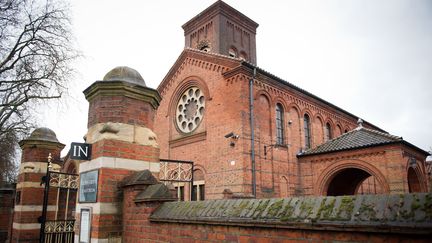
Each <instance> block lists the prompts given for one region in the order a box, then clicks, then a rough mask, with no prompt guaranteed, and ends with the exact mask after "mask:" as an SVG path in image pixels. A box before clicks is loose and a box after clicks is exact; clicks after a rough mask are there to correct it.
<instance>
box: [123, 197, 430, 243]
mask: <svg viewBox="0 0 432 243" xmlns="http://www.w3.org/2000/svg"><path fill="white" fill-rule="evenodd" d="M139 191H140V190H130V189H129V190H125V191H124V196H125V199H127V200H124V203H125V205H123V206H124V207H123V210H124V211H123V213H124V215H123V222H124V223H123V241H124V242H188V243H189V242H430V239H432V194H420V193H419V194H401V195H376V196H374V195H365V196H341V197H293V198H284V199H281V198H275V199H231V200H209V201H201V202H165V203H158V202H154V201H151V202H136V201H135V202H134V198H135V196H136V195H137V194H138V193H139ZM126 202H127V203H126ZM126 204H127V205H126Z"/></svg>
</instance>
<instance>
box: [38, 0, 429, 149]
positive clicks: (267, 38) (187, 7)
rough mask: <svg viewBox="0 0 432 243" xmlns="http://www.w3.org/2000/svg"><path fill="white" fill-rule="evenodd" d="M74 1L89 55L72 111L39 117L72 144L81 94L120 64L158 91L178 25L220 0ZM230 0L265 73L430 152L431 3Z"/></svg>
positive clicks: (179, 36)
mask: <svg viewBox="0 0 432 243" xmlns="http://www.w3.org/2000/svg"><path fill="white" fill-rule="evenodd" d="M71 2H72V3H71V5H72V10H73V24H74V32H75V36H76V39H77V42H78V45H79V48H80V50H81V51H82V53H83V54H84V55H85V58H84V59H82V60H80V61H79V62H78V64H77V67H78V73H79V74H78V75H77V78H76V80H71V85H72V86H73V88H72V89H71V90H70V97H69V98H68V99H67V100H66V101H65V103H66V108H65V105H62V106H60V107H57V106H56V107H51V108H50V109H49V111H46V112H42V113H41V114H40V117H41V123H40V124H41V125H42V126H47V127H49V128H51V129H53V130H54V131H55V132H56V134H57V137H58V138H59V140H60V141H61V142H63V143H65V144H67V145H68V146H69V144H70V143H71V142H82V141H83V140H82V137H83V135H84V134H85V133H86V131H87V128H86V127H87V112H88V103H87V101H86V100H85V98H84V95H83V94H82V91H83V90H84V89H85V88H86V87H88V86H89V85H91V84H92V83H93V82H94V81H96V80H101V79H102V78H103V76H104V75H105V74H106V73H107V72H108V71H110V70H111V69H112V68H114V67H116V66H129V67H132V68H134V69H136V70H138V71H139V72H140V73H141V75H142V76H143V78H144V79H145V81H146V83H147V86H149V87H151V88H156V87H157V86H158V84H159V83H160V81H161V80H162V79H163V77H164V76H165V74H166V73H167V72H168V70H169V69H170V68H171V66H172V65H173V63H174V62H175V60H176V59H177V57H178V56H179V55H180V53H181V51H182V50H183V47H184V35H183V29H182V28H181V25H183V24H184V23H186V22H187V21H188V20H189V19H191V18H192V17H194V16H195V15H196V14H198V13H200V12H201V11H202V10H204V9H205V8H206V7H208V6H210V5H211V4H212V3H214V0H182V1H173V0H172V1H168V0H158V1H138V0H137V1H129V0H122V1H119V0H110V1H108V0H103V1H102V0H100V1H96V0H93V1H88V0H74V1H71ZM225 2H226V3H228V4H229V5H231V6H232V7H234V8H236V9H237V10H239V11H240V12H242V13H244V14H245V15H246V16H248V17H249V18H251V19H253V20H254V21H255V22H257V23H258V24H259V25H260V26H259V27H258V30H257V37H256V38H257V60H258V66H259V67H261V68H263V69H265V70H267V71H269V72H271V73H273V74H275V75H276V76H279V77H281V78H282V79H284V80H287V81H289V82H291V83H293V84H295V85H297V86H299V87H301V88H303V89H306V90H307V91H309V92H311V93H313V94H315V95H317V96H319V97H321V98H323V99H325V100H327V101H329V102H331V103H333V104H335V105H337V106H339V107H341V108H342V109H345V110H347V111H349V112H351V113H353V114H354V115H357V116H359V117H361V118H363V119H364V120H367V121H369V122H371V123H373V124H375V125H377V126H379V127H381V128H383V129H384V130H386V131H388V132H390V133H391V134H394V135H398V136H402V137H403V138H404V139H405V140H406V141H408V142H410V143H413V144H415V145H416V146H418V147H420V148H422V149H424V150H431V149H432V129H431V128H432V1H429V0H423V1H421V0H379V1H377V0H340V1H303V0H297V1H293V0H292V1H288V0H279V1H276V0H274V1H258V0H237V1H234V0H226V1H225ZM67 149H68V147H67V148H66V149H65V150H64V151H63V154H66V153H67Z"/></svg>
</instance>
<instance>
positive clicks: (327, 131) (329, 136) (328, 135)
mask: <svg viewBox="0 0 432 243" xmlns="http://www.w3.org/2000/svg"><path fill="white" fill-rule="evenodd" d="M330 139H332V130H331V126H330V124H329V123H327V124H326V127H325V141H328V140H330Z"/></svg>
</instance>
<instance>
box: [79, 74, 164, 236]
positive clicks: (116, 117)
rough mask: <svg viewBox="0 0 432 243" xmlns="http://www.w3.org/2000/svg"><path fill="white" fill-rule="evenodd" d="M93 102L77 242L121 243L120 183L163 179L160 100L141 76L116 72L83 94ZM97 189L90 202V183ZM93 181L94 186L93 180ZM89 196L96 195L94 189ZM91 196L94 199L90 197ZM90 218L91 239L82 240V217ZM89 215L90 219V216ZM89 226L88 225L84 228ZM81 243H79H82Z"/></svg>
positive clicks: (81, 164) (82, 179)
mask: <svg viewBox="0 0 432 243" xmlns="http://www.w3.org/2000/svg"><path fill="white" fill-rule="evenodd" d="M84 94H85V97H86V99H87V100H88V102H89V113H88V132H87V135H86V142H87V143H90V144H92V153H91V154H92V157H91V160H90V161H82V162H81V163H80V166H79V173H80V178H81V188H80V192H79V203H78V206H77V212H76V213H77V219H78V220H77V224H76V231H75V232H76V234H75V237H76V240H77V242H78V237H84V240H87V239H86V238H89V239H88V240H89V241H91V242H107V241H108V240H109V241H110V242H119V241H121V237H122V234H121V231H122V215H121V211H122V210H121V208H122V192H121V191H122V189H121V187H120V182H121V181H122V180H123V179H124V178H125V177H126V176H128V175H131V174H132V173H134V172H136V171H140V170H146V169H147V170H150V171H151V172H152V173H154V174H155V175H158V173H159V146H158V144H157V142H156V135H155V134H154V133H153V131H152V129H153V121H154V116H155V112H156V109H157V107H158V106H159V102H160V100H161V97H160V95H159V93H158V92H157V91H156V90H154V89H151V88H147V87H146V85H145V82H144V80H143V79H142V77H141V75H140V74H139V73H138V72H137V71H135V70H133V69H131V68H128V67H117V68H114V69H113V70H111V71H110V72H109V73H107V74H106V75H105V77H104V79H103V80H102V81H96V82H95V83H93V84H92V85H90V87H88V88H87V89H86V90H84ZM90 173H91V174H93V176H92V177H91V178H93V179H95V178H96V176H95V175H97V186H95V187H96V188H95V189H96V193H95V195H93V196H95V197H93V196H91V197H87V198H86V196H85V195H84V194H83V193H84V191H86V192H89V191H88V190H87V189H86V188H85V187H88V185H89V184H91V182H89V181H86V179H85V178H86V177H87V178H90V177H88V176H87V175H89V174H90ZM93 179H91V180H93ZM90 191H94V190H93V189H90ZM88 195H90V194H88ZM85 211H87V212H90V215H91V217H90V219H89V220H88V221H90V222H91V227H90V228H89V229H88V230H89V231H90V233H89V234H87V235H89V236H85V235H86V234H84V231H83V234H80V228H81V227H83V226H82V225H81V222H80V215H81V212H85ZM86 214H87V213H86ZM83 223H84V224H83V225H85V224H86V222H83ZM82 240H83V239H81V241H82Z"/></svg>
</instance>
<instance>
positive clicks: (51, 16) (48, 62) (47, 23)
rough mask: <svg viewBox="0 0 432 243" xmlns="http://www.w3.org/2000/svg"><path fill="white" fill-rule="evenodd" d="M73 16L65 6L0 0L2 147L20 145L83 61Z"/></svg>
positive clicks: (51, 1) (45, 0)
mask: <svg viewBox="0 0 432 243" xmlns="http://www.w3.org/2000/svg"><path fill="white" fill-rule="evenodd" d="M68 14H69V11H68V7H67V6H66V4H64V3H62V2H60V1H54V0H0V143H1V145H0V146H8V145H11V144H10V143H9V140H10V139H11V138H15V144H16V141H17V140H18V139H19V138H20V136H22V135H23V134H26V132H28V131H29V129H30V128H31V127H33V124H34V120H33V119H31V117H32V116H31V115H32V114H33V113H34V110H35V109H36V108H37V105H38V104H40V103H41V102H44V101H47V100H51V99H58V98H60V97H61V96H62V94H63V93H64V92H66V91H67V84H68V80H69V79H70V78H71V75H72V74H73V69H72V62H73V61H74V60H75V59H76V58H77V57H78V53H77V51H76V50H75V49H74V46H73V42H72V40H73V38H72V35H71V31H70V29H71V23H70V19H69V15H68ZM15 146H16V145H15ZM2 148H3V147H2ZM0 151H1V152H3V151H4V150H0ZM6 157H7V156H6ZM1 159H4V158H1ZM0 163H4V161H1V160H0Z"/></svg>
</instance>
